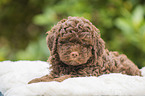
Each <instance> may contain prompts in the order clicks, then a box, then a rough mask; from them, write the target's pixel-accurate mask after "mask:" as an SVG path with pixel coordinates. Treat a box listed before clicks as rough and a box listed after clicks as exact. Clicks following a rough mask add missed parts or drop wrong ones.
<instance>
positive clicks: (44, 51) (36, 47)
mask: <svg viewBox="0 0 145 96" xmlns="http://www.w3.org/2000/svg"><path fill="white" fill-rule="evenodd" d="M49 55H50V54H49V50H48V48H47V46H46V40H45V38H40V39H39V41H36V42H31V43H29V45H28V47H27V48H26V49H25V50H21V51H18V52H17V54H16V59H18V60H47V58H48V57H49Z"/></svg>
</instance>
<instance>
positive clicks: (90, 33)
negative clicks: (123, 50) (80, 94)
mask: <svg viewBox="0 0 145 96" xmlns="http://www.w3.org/2000/svg"><path fill="white" fill-rule="evenodd" d="M47 33H48V35H47V37H46V39H47V45H48V47H49V49H50V53H51V56H50V58H49V61H50V64H51V65H52V66H51V69H52V71H51V73H50V75H47V76H44V77H41V78H37V79H34V80H32V81H30V82H29V83H34V82H47V81H53V80H54V81H63V80H64V79H66V78H70V77H78V76H81V77H85V76H99V75H102V74H108V73H123V74H128V75H139V76H140V75H141V72H140V70H139V69H138V67H137V66H136V65H135V64H134V63H133V62H132V61H131V60H129V59H128V58H127V57H126V55H124V54H121V55H119V53H118V52H109V51H108V50H107V49H105V42H104V41H103V39H102V38H101V37H100V32H99V30H98V29H97V28H96V27H95V26H94V25H93V24H92V23H91V22H90V21H89V20H87V19H84V18H82V17H68V19H63V20H61V21H60V22H58V24H57V25H55V26H54V27H53V28H52V29H51V30H50V31H49V32H47ZM42 78H43V79H42ZM44 78H45V79H44ZM56 78H57V79H56ZM60 78H61V79H60ZM62 78H63V80H62Z"/></svg>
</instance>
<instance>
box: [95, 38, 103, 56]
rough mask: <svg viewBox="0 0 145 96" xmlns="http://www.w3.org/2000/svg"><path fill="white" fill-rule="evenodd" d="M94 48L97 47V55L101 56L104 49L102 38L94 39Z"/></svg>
mask: <svg viewBox="0 0 145 96" xmlns="http://www.w3.org/2000/svg"><path fill="white" fill-rule="evenodd" d="M96 43H97V44H96V48H97V56H102V54H103V51H104V49H105V42H104V40H103V39H102V38H100V37H99V38H98V40H97V41H96Z"/></svg>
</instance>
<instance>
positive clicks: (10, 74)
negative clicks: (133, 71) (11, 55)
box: [0, 61, 145, 96]
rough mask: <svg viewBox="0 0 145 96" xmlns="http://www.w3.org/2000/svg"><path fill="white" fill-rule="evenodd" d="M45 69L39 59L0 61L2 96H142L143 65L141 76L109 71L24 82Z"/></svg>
mask: <svg viewBox="0 0 145 96" xmlns="http://www.w3.org/2000/svg"><path fill="white" fill-rule="evenodd" d="M48 68H49V64H48V63H47V62H43V61H16V62H11V61H3V62H0V91H1V92H2V93H3V94H4V96H54V95H59V96H60V95H61V96H62V95H65V96H66V95H67V96H70V95H80V96H84V95H85V96H86V95H89V96H91V95H145V67H144V68H142V69H141V71H142V75H143V77H139V76H129V75H123V74H119V73H112V74H105V75H102V76H99V77H78V78H69V79H66V80H64V81H63V82H56V81H52V82H40V83H33V84H27V83H28V82H29V81H30V80H32V79H34V78H38V77H41V76H44V75H46V74H49V70H48Z"/></svg>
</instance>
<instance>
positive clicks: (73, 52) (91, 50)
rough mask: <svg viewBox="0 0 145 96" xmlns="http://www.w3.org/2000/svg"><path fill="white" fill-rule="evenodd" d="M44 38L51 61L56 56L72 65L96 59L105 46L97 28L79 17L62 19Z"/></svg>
mask: <svg viewBox="0 0 145 96" xmlns="http://www.w3.org/2000/svg"><path fill="white" fill-rule="evenodd" d="M46 39H47V45H48V47H49V49H50V52H51V55H52V56H51V62H52V61H54V60H56V58H57V59H58V60H59V61H61V62H63V63H64V64H67V65H73V66H77V65H82V64H86V63H87V62H88V61H96V60H97V57H99V56H101V55H102V54H103V49H104V47H105V46H104V41H103V40H102V39H101V38H100V33H99V30H98V29H97V28H96V27H95V26H94V25H92V23H91V22H90V21H89V20H86V19H84V18H79V17H68V19H63V20H62V21H60V22H59V23H58V24H57V25H56V26H54V27H53V28H52V29H51V31H49V32H48V36H47V38H46ZM91 59H94V60H91ZM54 62H56V61H54ZM52 63H53V62H52Z"/></svg>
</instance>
